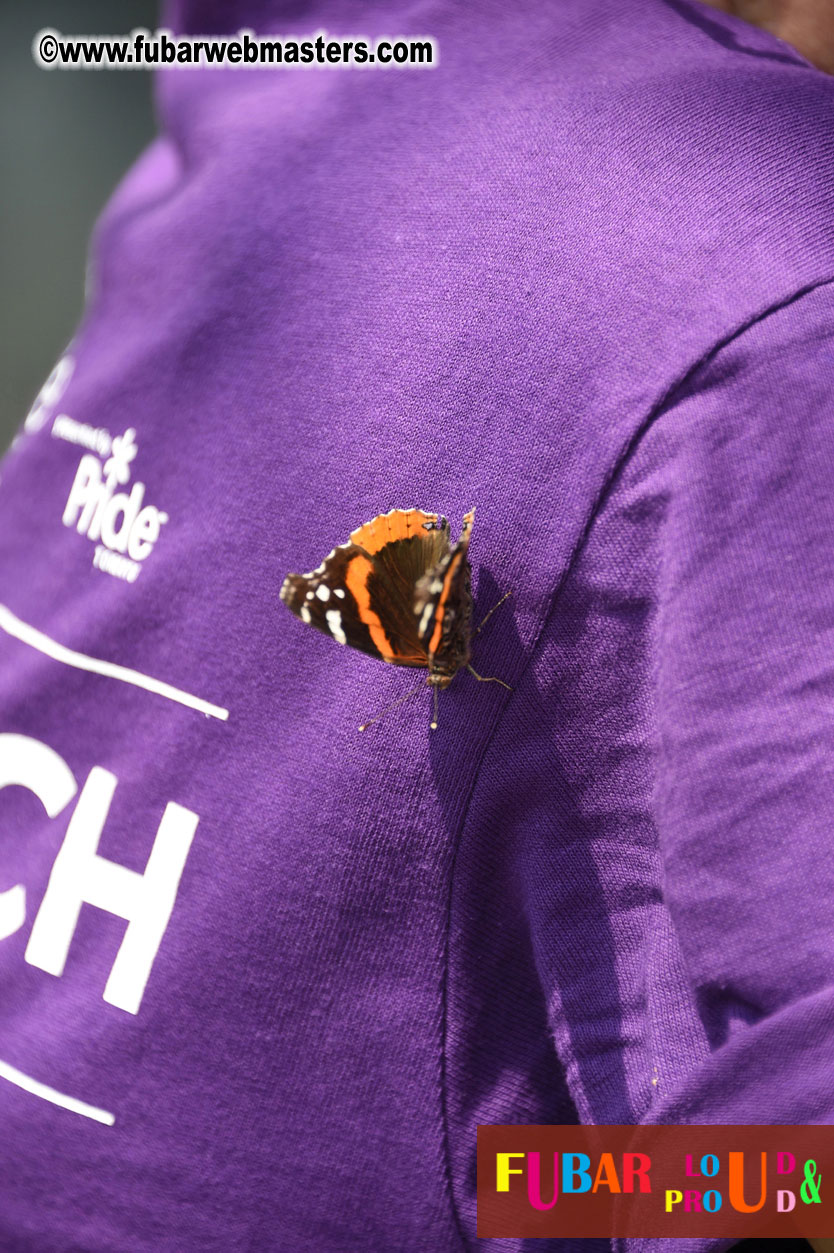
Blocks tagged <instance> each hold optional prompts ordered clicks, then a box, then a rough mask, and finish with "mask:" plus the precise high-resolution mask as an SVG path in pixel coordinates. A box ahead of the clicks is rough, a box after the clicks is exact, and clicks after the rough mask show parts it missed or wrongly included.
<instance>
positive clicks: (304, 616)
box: [301, 605, 313, 622]
mask: <svg viewBox="0 0 834 1253" xmlns="http://www.w3.org/2000/svg"><path fill="white" fill-rule="evenodd" d="M312 616H313V615H312V614H311V613H310V610H309V609H308V608H307V606H306V605H302V606H301V621H302V622H310V621H311V619H312Z"/></svg>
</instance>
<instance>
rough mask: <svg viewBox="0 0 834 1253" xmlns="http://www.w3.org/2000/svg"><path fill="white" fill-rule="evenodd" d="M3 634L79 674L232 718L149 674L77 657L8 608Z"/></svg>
mask: <svg viewBox="0 0 834 1253" xmlns="http://www.w3.org/2000/svg"><path fill="white" fill-rule="evenodd" d="M0 630H2V631H5V632H6V634H7V635H11V636H13V638H14V639H16V640H20V641H21V643H23V644H28V645H29V646H30V648H36V649H37V650H38V652H41V653H44V654H45V655H46V656H47V657H51V658H52V660H53V661H60V662H62V664H63V665H65V666H75V668H76V670H89V671H90V672H91V673H92V674H103V675H104V676H105V677H106V678H110V679H120V680H121V682H122V683H132V684H133V686H134V687H141V688H144V690H145V691H146V692H155V693H156V695H157V696H164V697H165V698H166V699H167V700H173V701H176V702H177V704H179V705H187V706H188V708H189V709H196V710H197V711H198V712H199V713H203V714H207V715H208V716H209V717H211V718H220V719H221V720H222V721H223V722H225V721H226V719H227V718H228V716H229V711H228V709H222V708H221V707H220V705H212V704H211V703H210V702H209V701H207V700H201V699H200V697H199V696H192V695H191V694H190V693H189V692H182V691H180V689H179V688H178V687H172V686H171V685H170V683H162V682H160V680H159V679H152V678H150V677H149V675H147V674H140V673H139V671H138V670H129V669H128V668H127V666H117V665H116V664H115V662H112V661H100V660H99V659H98V658H97V657H88V656H87V655H86V654H85V653H76V652H75V651H74V650H73V649H71V648H65V647H64V645H63V644H58V643H56V641H55V640H52V639H50V638H49V636H48V635H44V634H43V633H42V632H41V631H36V630H35V628H34V627H31V626H29V625H28V623H26V622H21V620H20V618H16V617H15V615H14V614H13V613H12V612H11V610H10V609H7V608H6V606H5V605H0Z"/></svg>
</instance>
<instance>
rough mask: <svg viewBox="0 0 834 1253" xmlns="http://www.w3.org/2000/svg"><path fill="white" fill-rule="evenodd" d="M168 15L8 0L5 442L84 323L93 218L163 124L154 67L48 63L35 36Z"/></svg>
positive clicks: (2, 317) (130, 7) (0, 272)
mask: <svg viewBox="0 0 834 1253" xmlns="http://www.w3.org/2000/svg"><path fill="white" fill-rule="evenodd" d="M157 25H158V4H157V2H156V0H122V2H121V3H119V4H113V0H50V2H45V0H0V449H2V448H5V446H6V445H7V443H8V441H9V440H10V439H11V436H12V435H13V434H14V432H15V431H16V430H17V428H18V427H19V426H20V424H21V422H22V421H23V419H24V417H25V416H26V413H27V411H28V409H29V406H30V404H31V403H32V401H33V400H34V398H35V396H36V395H37V393H38V391H39V390H40V388H41V385H42V384H43V382H44V381H45V379H46V377H47V375H48V374H49V372H50V370H51V369H52V367H53V366H54V364H55V362H56V360H57V359H58V357H59V356H60V354H61V351H62V350H63V348H64V347H65V346H66V344H67V342H68V341H69V339H70V338H71V336H72V334H73V331H74V330H75V327H76V325H77V323H78V320H79V317H80V315H81V309H82V304H83V293H84V271H85V267H86V256H87V244H88V241H89V237H90V231H91V229H92V226H93V223H94V221H95V219H96V217H97V216H98V214H99V212H100V210H101V208H102V207H103V205H104V203H105V202H106V200H107V198H108V196H109V195H110V193H111V191H112V190H113V188H114V187H115V185H116V183H117V182H118V181H119V179H120V178H121V176H122V175H123V174H124V172H125V171H126V170H127V169H128V167H129V166H130V165H131V164H132V162H133V161H134V159H135V158H136V156H137V155H138V153H139V152H140V151H141V150H142V148H144V147H145V145H146V144H147V143H148V142H149V140H150V139H151V137H152V135H153V132H154V119H153V109H152V102H151V86H152V76H151V75H150V74H149V73H147V72H145V71H137V72H135V73H129V72H126V71H122V72H119V71H108V70H85V71H77V70H76V71H69V70H67V71H61V70H52V71H45V70H41V69H39V68H38V66H37V65H36V64H35V62H34V61H33V59H32V38H33V36H34V35H35V34H36V33H37V31H39V30H41V29H42V28H43V27H44V26H50V27H53V28H55V29H57V30H59V31H61V32H62V34H66V35H84V34H96V35H99V34H113V35H123V34H128V33H129V32H130V31H131V30H133V29H134V28H135V27H137V26H144V27H147V28H148V29H150V30H152V29H154V27H155V26H157Z"/></svg>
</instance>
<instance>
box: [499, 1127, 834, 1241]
mask: <svg viewBox="0 0 834 1253" xmlns="http://www.w3.org/2000/svg"><path fill="white" fill-rule="evenodd" d="M478 1236H479V1237H482V1238H483V1237H502V1236H503V1237H533V1238H535V1237H545V1236H551V1237H552V1236H565V1237H568V1236H570V1237H575V1238H576V1237H578V1238H585V1239H589V1238H597V1237H607V1238H609V1239H610V1238H612V1237H628V1236H632V1237H653V1238H663V1237H677V1238H681V1237H687V1236H715V1237H719V1238H731V1239H735V1240H743V1239H748V1238H759V1239H761V1238H764V1239H775V1238H778V1237H783V1238H785V1239H796V1238H797V1237H808V1236H815V1237H816V1236H821V1237H825V1236H834V1128H832V1127H828V1126H796V1127H794V1126H732V1127H730V1126H727V1127H725V1126H674V1127H673V1126H637V1127H627V1126H611V1127H575V1126H564V1127H562V1126H552V1127H537V1126H481V1127H479V1128H478Z"/></svg>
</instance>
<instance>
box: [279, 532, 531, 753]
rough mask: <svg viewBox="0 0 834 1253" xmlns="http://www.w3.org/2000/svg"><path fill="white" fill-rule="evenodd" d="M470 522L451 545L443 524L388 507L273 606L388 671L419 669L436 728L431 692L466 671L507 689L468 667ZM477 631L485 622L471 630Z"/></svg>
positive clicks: (288, 585)
mask: <svg viewBox="0 0 834 1253" xmlns="http://www.w3.org/2000/svg"><path fill="white" fill-rule="evenodd" d="M474 517H475V510H474V509H470V510H469V512H468V513H467V514H465V515H464V518H463V527H462V529H461V534H460V538H459V539H458V541H457V543H456V544H454V545H452V544H450V541H449V523H448V522H447V520H446V518H444V517H442V516H438V514H436V513H426V512H425V511H424V510H422V509H391V510H390V511H389V512H388V513H382V514H379V516H378V517H376V518H372V519H371V521H370V522H366V523H365V524H364V525H363V526H360V527H357V528H356V530H355V531H351V533H350V539H349V541H348V542H347V543H346V544H340V545H339V546H338V548H334V549H333V551H332V552H331V553H329V554H328V556H327V557H325V559H324V561H323V562H322V563H321V565H320V566H319V567H318V568H317V569H315V570H312V571H311V572H310V573H309V574H288V575H287V577H286V578H285V579H284V582H283V585H282V587H281V600H282V601H283V602H284V604H285V605H286V606H287V608H288V609H289V610H290V612H291V613H294V614H295V616H296V617H297V618H300V619H301V620H302V622H306V623H307V624H308V625H309V626H312V627H315V628H316V630H318V631H323V632H324V634H325V635H329V636H331V637H332V638H333V639H334V640H336V641H337V642H338V643H339V644H347V645H348V646H349V647H351V648H357V649H359V650H360V652H363V653H367V654H368V655H369V656H371V657H377V658H378V659H380V660H381V661H387V662H389V663H390V664H391V665H394V666H422V667H425V668H426V669H427V670H428V676H427V677H426V680H425V682H426V683H428V684H429V686H430V687H432V688H433V690H434V718H433V721H432V722H431V728H432V730H434V729H435V728H436V727H437V693H438V690H439V689H441V688H444V687H448V686H449V684H450V683H451V682H452V680H453V679H454V677H455V675H456V674H457V673H458V672H459V671H460V670H462V669H464V668H466V669H467V670H468V671H469V672H470V673H471V674H473V675H474V676H475V678H476V679H478V680H479V681H480V682H485V683H501V684H502V685H503V686H504V687H507V688H508V687H509V684H507V683H504V682H503V680H502V679H496V678H492V677H489V676H484V675H480V674H478V673H477V672H476V671H475V670H473V668H472V666H471V664H470V654H471V643H472V628H471V621H472V589H471V575H472V572H471V567H470V565H469V557H468V553H469V540H470V536H471V533H472V522H473V519H474ZM507 595H509V593H507ZM506 599H507V597H506V596H505V597H503V598H502V600H501V601H499V602H498V604H502V603H503V601H504V600H506ZM497 608H498V605H495V606H494V607H493V609H492V610H491V611H490V613H489V614H488V615H487V617H491V616H492V613H493V612H494V611H495V609H497ZM485 623H486V618H485V619H484V622H482V623H481V626H480V627H479V628H478V630H480V629H481V628H482V627H483V626H484V624H485ZM475 634H477V631H476V632H475ZM422 687H423V684H420V687H418V688H415V689H414V691H413V692H409V693H407V695H406V696H403V697H402V698H401V700H399V701H396V702H395V704H396V705H399V704H401V703H402V701H403V700H407V699H408V698H409V697H411V696H413V695H415V693H416V692H418V691H420V690H421V689H422ZM510 690H512V689H510ZM393 708H394V705H390V706H389V707H388V709H385V710H383V713H387V712H388V710H389V709H393ZM381 717H382V714H379V715H378V716H377V718H373V719H371V720H370V721H369V722H365V723H363V724H362V726H360V728H359V730H360V731H364V730H365V728H366V727H369V726H370V725H371V722H376V721H378V718H381Z"/></svg>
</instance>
